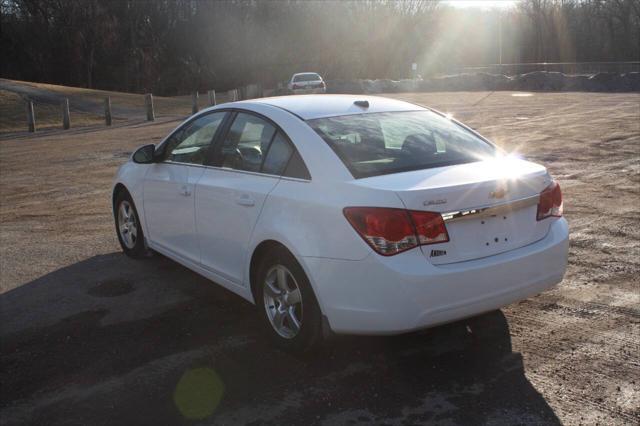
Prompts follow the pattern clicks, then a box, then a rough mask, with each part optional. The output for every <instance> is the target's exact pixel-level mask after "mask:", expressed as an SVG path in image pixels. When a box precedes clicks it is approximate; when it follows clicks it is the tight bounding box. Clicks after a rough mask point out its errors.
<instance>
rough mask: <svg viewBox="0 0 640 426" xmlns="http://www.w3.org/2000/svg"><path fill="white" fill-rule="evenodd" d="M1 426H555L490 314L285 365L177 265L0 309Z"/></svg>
mask: <svg viewBox="0 0 640 426" xmlns="http://www.w3.org/2000/svg"><path fill="white" fill-rule="evenodd" d="M0 308H1V317H2V318H0V321H1V324H2V325H1V326H0V327H1V336H0V338H1V348H0V349H1V350H0V364H1V365H0V383H2V385H1V386H2V388H1V393H2V396H1V405H0V409H1V410H2V411H1V412H0V419H1V420H0V423H2V424H44V423H46V424H80V423H83V424H182V423H187V424H193V423H199V424H209V423H215V424H238V423H240V424H247V423H256V424H264V423H271V424H366V423H371V422H374V423H377V424H416V423H441V424H514V423H519V424H541V423H544V424H559V421H558V419H557V418H556V416H555V414H554V413H553V411H552V410H551V409H550V407H549V406H548V405H547V403H546V402H545V400H544V399H543V398H542V396H541V395H540V394H539V393H538V392H537V391H536V390H535V389H534V388H533V387H532V385H531V384H530V383H529V381H528V380H527V378H526V377H525V375H524V369H523V364H522V357H521V356H520V354H519V353H514V352H512V349H511V341H510V334H509V327H508V324H507V322H506V320H505V317H504V316H503V314H502V313H501V312H493V313H490V314H486V315H483V316H480V317H476V318H473V319H469V320H465V321H462V322H458V323H454V324H450V325H447V326H442V327H437V328H434V329H431V330H427V331H424V332H420V333H412V334H408V335H404V336H397V337H337V338H335V339H334V340H333V341H332V342H331V343H330V344H328V345H326V346H325V347H324V348H323V349H321V350H319V351H318V352H316V353H313V354H310V355H307V356H304V357H302V356H292V355H290V354H286V353H283V352H280V351H278V350H276V349H274V348H273V347H272V346H270V345H269V344H268V343H267V342H266V341H264V340H263V339H262V337H261V333H260V326H259V322H258V319H257V316H256V314H255V313H254V309H253V307H252V305H250V304H249V303H247V302H245V301H243V300H241V299H240V298H238V297H236V296H234V295H232V294H230V293H229V292H227V291H226V290H223V289H221V288H219V287H218V286H216V285H213V284H211V283H210V282H208V281H206V280H205V279H203V278H201V277H199V276H198V275H196V274H194V273H192V272H190V271H188V270H186V269H185V268H183V267H181V266H179V265H177V264H176V263H174V262H172V261H170V260H168V259H166V258H164V257H161V256H156V257H154V258H151V259H147V260H145V261H141V262H135V261H132V260H129V259H127V258H126V257H125V256H123V255H121V254H119V253H113V254H108V255H102V256H95V257H92V258H90V259H87V260H85V261H82V262H79V263H77V264H74V265H71V266H69V267H66V268H63V269H60V270H57V271H55V272H52V273H50V274H47V275H45V276H43V277H41V278H39V279H37V280H35V281H32V282H30V283H27V284H24V285H22V286H21V287H18V288H17V289H15V290H13V291H10V292H7V293H5V294H2V295H0Z"/></svg>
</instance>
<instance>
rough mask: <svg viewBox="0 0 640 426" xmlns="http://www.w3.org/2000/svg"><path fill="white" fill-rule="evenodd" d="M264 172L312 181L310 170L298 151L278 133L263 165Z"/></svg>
mask: <svg viewBox="0 0 640 426" xmlns="http://www.w3.org/2000/svg"><path fill="white" fill-rule="evenodd" d="M262 172H263V173H269V174H272V175H282V176H286V177H292V178H298V179H306V180H310V179H311V176H310V175H309V170H307V166H306V165H305V164H304V161H302V158H301V157H300V154H298V151H296V149H295V148H294V147H293V146H292V145H291V142H289V141H288V140H287V138H285V137H284V135H283V134H282V133H280V132H278V133H276V136H275V137H274V138H273V142H272V143H271V146H270V147H269V151H268V152H267V157H266V158H265V160H264V163H263V164H262Z"/></svg>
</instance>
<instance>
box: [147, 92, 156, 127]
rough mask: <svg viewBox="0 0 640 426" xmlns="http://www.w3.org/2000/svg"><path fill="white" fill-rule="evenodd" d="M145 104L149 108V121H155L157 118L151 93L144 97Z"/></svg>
mask: <svg viewBox="0 0 640 426" xmlns="http://www.w3.org/2000/svg"><path fill="white" fill-rule="evenodd" d="M144 104H145V105H146V106H147V121H155V120H156V116H155V114H154V112H153V95H152V94H151V93H147V94H146V95H144Z"/></svg>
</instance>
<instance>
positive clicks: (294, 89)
mask: <svg viewBox="0 0 640 426" xmlns="http://www.w3.org/2000/svg"><path fill="white" fill-rule="evenodd" d="M287 88H288V89H289V90H290V91H291V93H293V94H294V95H299V94H310V93H326V91H327V85H326V84H325V82H324V80H323V79H322V77H320V74H318V73H315V72H301V73H297V74H294V75H293V76H292V77H291V80H289V83H288V84H287Z"/></svg>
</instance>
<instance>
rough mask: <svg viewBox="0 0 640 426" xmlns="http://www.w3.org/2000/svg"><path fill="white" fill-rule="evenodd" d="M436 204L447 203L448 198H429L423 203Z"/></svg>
mask: <svg viewBox="0 0 640 426" xmlns="http://www.w3.org/2000/svg"><path fill="white" fill-rule="evenodd" d="M436 204H447V199H446V198H441V199H439V200H427V201H425V202H424V203H422V205H423V206H434V205H436Z"/></svg>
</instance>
